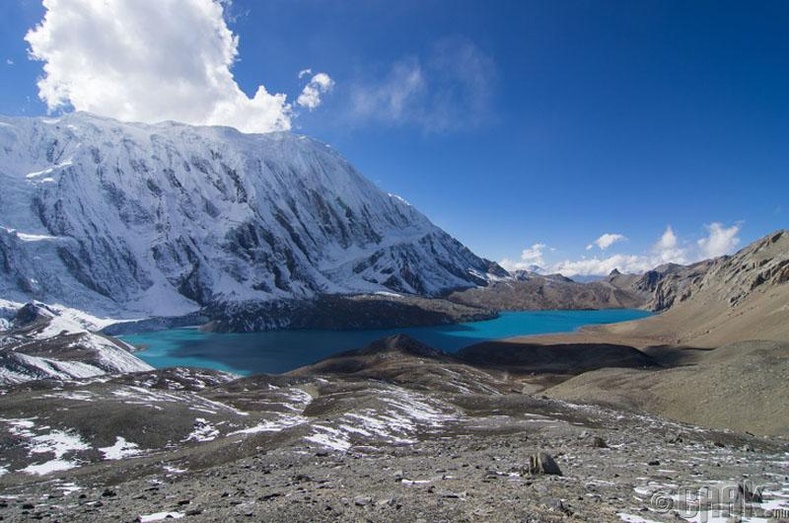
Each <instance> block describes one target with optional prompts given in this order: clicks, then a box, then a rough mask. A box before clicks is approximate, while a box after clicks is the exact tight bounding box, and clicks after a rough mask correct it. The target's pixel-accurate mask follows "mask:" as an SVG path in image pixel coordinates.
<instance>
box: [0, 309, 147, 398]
mask: <svg viewBox="0 0 789 523" xmlns="http://www.w3.org/2000/svg"><path fill="white" fill-rule="evenodd" d="M2 305H5V304H4V303H3V300H0V306H2ZM6 327H7V328H8V329H7V328H6ZM96 327H97V325H95V324H92V323H91V322H89V321H88V322H86V321H84V319H83V318H79V317H75V316H74V315H73V314H72V311H70V310H59V309H57V308H52V307H48V306H46V305H44V304H41V303H28V304H27V305H25V306H24V307H22V308H20V309H19V310H18V311H17V313H16V315H15V317H14V318H13V320H12V321H11V322H10V323H6V325H4V326H0V386H5V385H9V384H11V383H22V382H25V381H30V380H37V379H55V380H71V379H74V378H93V377H95V376H102V375H105V374H123V373H129V372H144V371H149V370H152V369H153V367H151V366H150V365H148V364H147V363H145V362H144V361H142V360H141V359H139V358H137V357H136V356H134V355H133V354H132V353H131V351H132V347H131V346H130V345H127V344H126V343H124V342H122V341H120V340H117V339H114V338H110V337H108V336H102V335H101V334H94V333H93V332H91V331H90V330H88V328H90V329H91V330H94V329H95V328H96Z"/></svg>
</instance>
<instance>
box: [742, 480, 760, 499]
mask: <svg viewBox="0 0 789 523" xmlns="http://www.w3.org/2000/svg"><path fill="white" fill-rule="evenodd" d="M737 501H741V502H743V501H744V502H746V503H762V502H763V499H762V488H761V487H754V485H753V483H751V482H750V481H747V480H746V481H740V482H739V483H737Z"/></svg>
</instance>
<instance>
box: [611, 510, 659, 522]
mask: <svg viewBox="0 0 789 523" xmlns="http://www.w3.org/2000/svg"><path fill="white" fill-rule="evenodd" d="M617 516H619V519H621V520H622V521H624V522H625V523H660V522H659V521H655V520H653V519H644V518H642V517H641V516H634V515H633V514H626V513H624V512H619V513H617Z"/></svg>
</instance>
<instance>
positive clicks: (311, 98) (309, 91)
mask: <svg viewBox="0 0 789 523" xmlns="http://www.w3.org/2000/svg"><path fill="white" fill-rule="evenodd" d="M307 71H310V69H305V70H304V71H302V72H301V73H299V78H301V77H302V76H303V75H302V73H307V74H311V71H310V72H307ZM332 87H334V80H332V79H331V78H329V75H327V74H326V73H318V74H316V75H315V76H313V77H312V79H311V80H310V83H308V84H307V85H305V86H304V90H302V91H301V94H300V95H299V97H298V99H296V103H297V104H299V105H300V106H301V107H306V108H307V109H309V110H310V111H312V110H313V109H315V108H316V107H318V106H319V105H320V104H321V94H323V93H327V92H329V91H330V90H331V88H332Z"/></svg>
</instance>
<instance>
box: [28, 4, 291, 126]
mask: <svg viewBox="0 0 789 523" xmlns="http://www.w3.org/2000/svg"><path fill="white" fill-rule="evenodd" d="M43 1H44V7H45V8H46V13H45V15H44V19H43V20H42V21H41V23H40V24H39V25H38V26H36V27H35V28H33V29H31V30H30V31H29V32H28V33H27V35H26V36H25V40H26V41H27V42H28V44H29V45H30V57H31V58H32V59H35V60H40V61H43V62H44V75H43V77H42V78H41V79H40V80H39V82H38V88H39V96H40V97H41V99H42V100H44V101H45V102H46V104H47V106H48V107H49V109H50V110H55V109H58V108H64V107H65V108H68V107H73V108H74V109H76V110H80V111H89V112H92V113H96V114H101V115H105V116H110V117H113V118H117V119H120V120H127V121H128V120H132V121H143V122H159V121H162V120H177V121H181V122H185V123H191V124H207V125H229V126H233V127H236V128H238V129H239V130H241V131H244V132H268V131H276V130H288V129H290V127H291V121H292V119H293V117H294V114H295V113H294V110H293V106H292V105H291V104H290V103H288V102H287V97H286V95H284V94H272V93H269V92H268V91H267V90H266V88H265V87H264V86H263V85H260V86H259V87H258V88H257V91H256V92H255V95H254V96H252V97H249V96H247V95H246V94H245V93H244V92H243V91H241V89H240V88H239V86H238V84H237V83H236V81H235V79H234V78H233V74H232V72H231V67H232V66H233V63H234V61H235V60H236V59H237V57H238V37H237V36H236V35H234V34H233V33H232V32H231V31H230V29H229V28H228V27H227V24H226V23H225V19H224V18H223V15H224V12H223V6H224V5H225V4H224V3H223V2H221V1H219V0H134V1H128V0H103V1H96V0H43Z"/></svg>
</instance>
